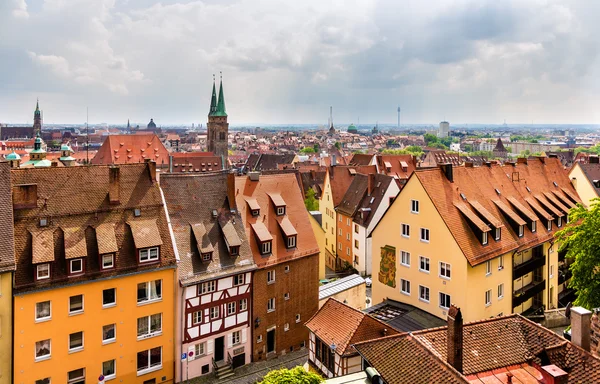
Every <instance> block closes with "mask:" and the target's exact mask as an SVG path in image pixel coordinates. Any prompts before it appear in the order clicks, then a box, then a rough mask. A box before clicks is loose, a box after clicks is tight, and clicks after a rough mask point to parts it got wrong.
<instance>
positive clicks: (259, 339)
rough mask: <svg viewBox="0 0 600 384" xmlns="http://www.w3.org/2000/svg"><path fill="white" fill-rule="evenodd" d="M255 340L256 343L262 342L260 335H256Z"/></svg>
mask: <svg viewBox="0 0 600 384" xmlns="http://www.w3.org/2000/svg"><path fill="white" fill-rule="evenodd" d="M256 342H257V343H262V335H258V336H256Z"/></svg>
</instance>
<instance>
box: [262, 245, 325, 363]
mask: <svg viewBox="0 0 600 384" xmlns="http://www.w3.org/2000/svg"><path fill="white" fill-rule="evenodd" d="M286 266H289V272H285V267H286ZM272 270H275V282H274V283H272V284H267V272H268V271H272ZM286 293H289V294H290V298H289V300H285V298H284V295H285V294H286ZM273 297H274V298H275V311H273V312H270V313H267V301H268V299H269V298H273ZM252 307H253V310H252V319H251V327H252V348H253V353H252V359H253V361H260V360H264V359H266V358H267V330H268V329H271V328H273V327H275V354H277V355H281V354H284V353H287V352H290V351H291V350H294V351H295V350H298V349H300V348H301V344H302V342H304V343H305V345H306V346H308V329H307V328H306V327H305V326H304V323H306V321H308V319H310V317H311V316H312V315H313V314H314V313H315V312H316V311H317V310H318V309H319V255H318V253H317V254H314V255H311V256H306V257H303V258H300V259H296V260H294V261H290V262H285V263H281V264H277V265H275V266H273V267H269V268H264V269H260V270H258V271H256V272H255V273H254V284H253V299H252ZM296 314H300V321H299V322H298V323H297V322H296ZM256 318H259V319H260V325H259V326H258V327H255V325H256ZM286 323H288V324H289V330H288V331H284V325H285V324H286ZM259 336H262V342H257V338H258V337H259ZM268 357H271V354H270V355H269V356H268Z"/></svg>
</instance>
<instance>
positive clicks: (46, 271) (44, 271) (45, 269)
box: [36, 264, 50, 280]
mask: <svg viewBox="0 0 600 384" xmlns="http://www.w3.org/2000/svg"><path fill="white" fill-rule="evenodd" d="M36 272H37V280H44V279H49V278H50V264H38V265H36Z"/></svg>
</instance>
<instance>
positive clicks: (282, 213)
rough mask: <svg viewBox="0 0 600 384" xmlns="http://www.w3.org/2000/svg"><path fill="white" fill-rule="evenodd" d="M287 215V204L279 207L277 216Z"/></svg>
mask: <svg viewBox="0 0 600 384" xmlns="http://www.w3.org/2000/svg"><path fill="white" fill-rule="evenodd" d="M283 215H285V206H282V207H277V216H283Z"/></svg>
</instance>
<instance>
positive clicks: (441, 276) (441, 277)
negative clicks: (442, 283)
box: [438, 275, 450, 280]
mask: <svg viewBox="0 0 600 384" xmlns="http://www.w3.org/2000/svg"><path fill="white" fill-rule="evenodd" d="M438 276H439V278H440V279H444V280H450V278H449V277H447V276H444V275H438Z"/></svg>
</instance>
